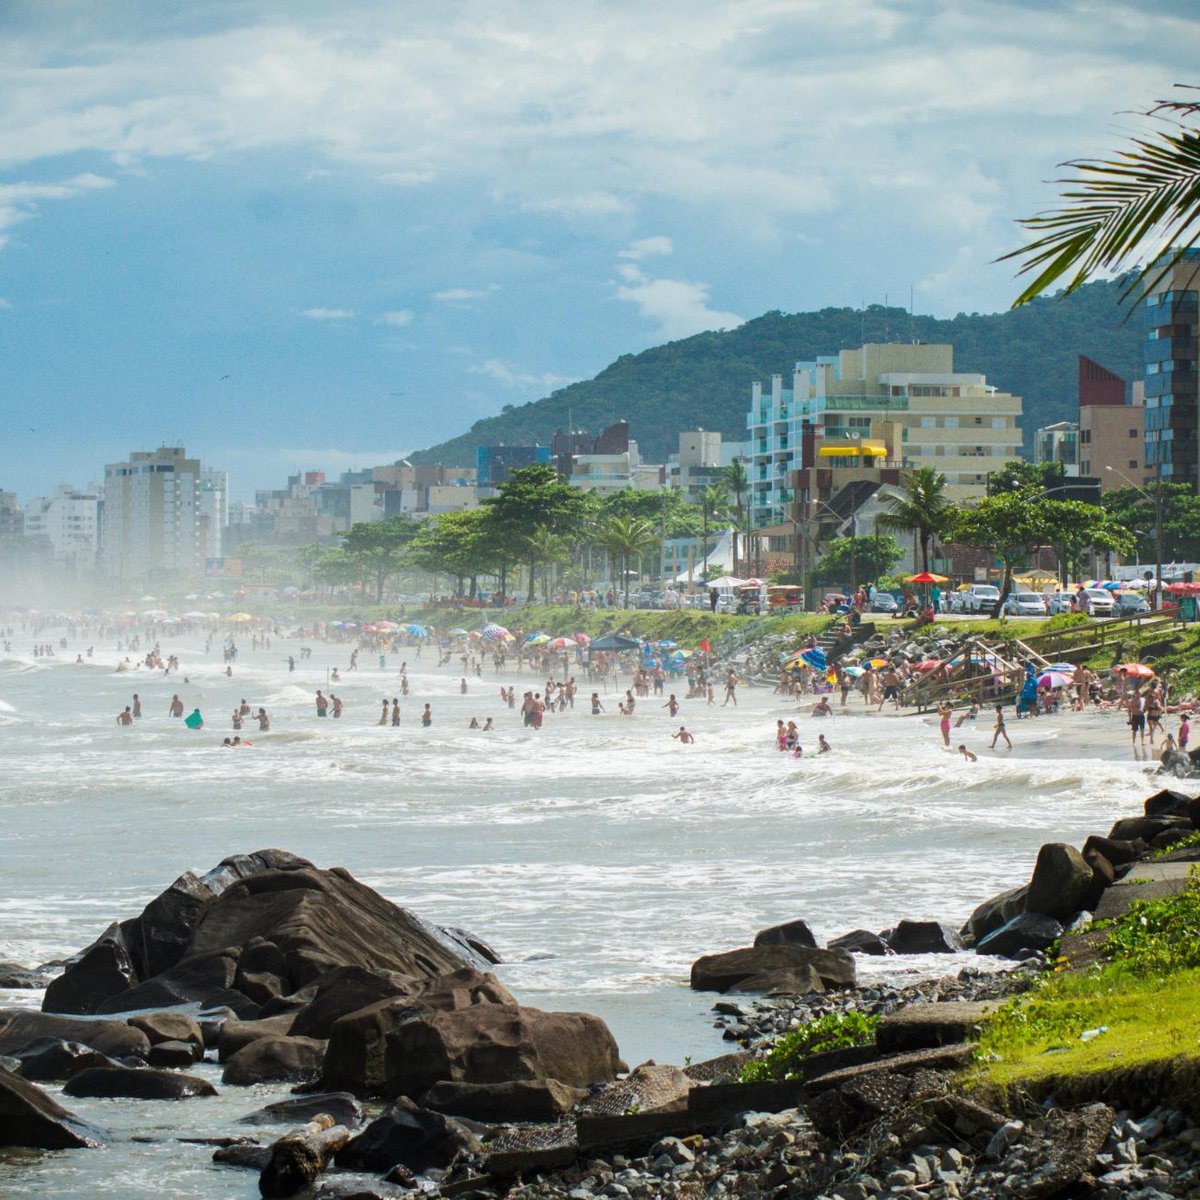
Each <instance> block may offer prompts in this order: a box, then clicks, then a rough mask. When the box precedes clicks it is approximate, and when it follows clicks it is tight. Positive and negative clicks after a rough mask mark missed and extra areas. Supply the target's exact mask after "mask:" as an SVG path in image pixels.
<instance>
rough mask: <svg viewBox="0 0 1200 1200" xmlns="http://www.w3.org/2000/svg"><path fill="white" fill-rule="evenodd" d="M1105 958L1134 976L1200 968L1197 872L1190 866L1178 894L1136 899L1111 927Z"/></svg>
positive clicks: (1198, 879)
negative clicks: (1114, 961) (1121, 966)
mask: <svg viewBox="0 0 1200 1200" xmlns="http://www.w3.org/2000/svg"><path fill="white" fill-rule="evenodd" d="M1104 955H1105V957H1106V958H1110V959H1114V960H1119V961H1120V962H1121V963H1122V964H1123V965H1124V966H1125V967H1126V968H1127V969H1128V970H1130V971H1132V972H1133V973H1134V974H1135V975H1166V974H1169V973H1170V972H1171V971H1182V970H1186V969H1188V968H1190V967H1200V872H1197V869H1196V868H1195V867H1193V868H1192V869H1191V871H1190V872H1189V874H1188V881H1187V884H1186V885H1185V887H1184V889H1183V891H1181V892H1179V893H1178V894H1177V895H1174V896H1165V897H1163V899H1161V900H1135V901H1134V903H1133V904H1132V905H1130V908H1129V912H1127V913H1126V914H1125V916H1123V917H1122V918H1121V919H1120V920H1119V921H1117V922H1116V924H1115V925H1114V926H1113V930H1112V932H1111V933H1110V934H1109V935H1108V942H1107V943H1106V944H1105V947H1104Z"/></svg>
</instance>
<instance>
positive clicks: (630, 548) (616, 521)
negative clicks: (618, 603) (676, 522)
mask: <svg viewBox="0 0 1200 1200" xmlns="http://www.w3.org/2000/svg"><path fill="white" fill-rule="evenodd" d="M657 540H658V535H657V534H656V533H655V531H654V526H653V525H651V524H650V522H649V521H647V520H644V519H643V518H641V517H612V518H611V519H610V520H609V522H608V524H607V526H605V528H604V531H603V532H602V533H601V535H600V544H601V545H602V546H603V547H604V549H605V550H607V551H608V553H609V555H610V556H611V557H612V560H613V562H614V563H616V562H620V564H621V572H622V574H621V578H622V580H623V581H624V588H625V607H626V608H628V607H629V560H630V559H631V558H635V557H640V556H641V555H643V554H644V553H645V552H646V551H647V550H649V549H650V547H651V546H653V545H654V544H655V542H656V541H657Z"/></svg>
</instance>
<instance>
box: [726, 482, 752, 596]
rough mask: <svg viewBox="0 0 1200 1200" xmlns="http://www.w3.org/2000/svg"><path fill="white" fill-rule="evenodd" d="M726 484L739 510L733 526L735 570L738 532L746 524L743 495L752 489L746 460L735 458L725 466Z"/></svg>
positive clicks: (736, 565) (735, 566)
mask: <svg viewBox="0 0 1200 1200" xmlns="http://www.w3.org/2000/svg"><path fill="white" fill-rule="evenodd" d="M725 485H726V487H728V488H729V490H730V491H731V492H732V493H733V506H734V509H735V510H736V512H737V521H736V523H735V524H734V526H733V570H734V573H735V574H736V573H737V569H738V534H739V533H740V532H742V530H743V528H744V525H745V519H746V518H745V511H746V510H745V507H744V505H743V503H742V496H743V495H744V494H745V493H746V492H748V491H749V490H750V476H749V475H748V474H747V472H746V460H745V459H744V458H735V459H734V460H733V462H731V463H730V464H729V466H727V467H726V468H725Z"/></svg>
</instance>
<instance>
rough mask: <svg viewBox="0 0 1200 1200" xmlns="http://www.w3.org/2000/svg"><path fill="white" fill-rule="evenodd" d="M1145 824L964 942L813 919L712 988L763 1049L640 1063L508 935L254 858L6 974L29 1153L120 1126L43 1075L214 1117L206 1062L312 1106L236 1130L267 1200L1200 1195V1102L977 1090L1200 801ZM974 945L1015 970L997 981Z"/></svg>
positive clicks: (762, 943) (1167, 795) (0, 1020)
mask: <svg viewBox="0 0 1200 1200" xmlns="http://www.w3.org/2000/svg"><path fill="white" fill-rule="evenodd" d="M1144 810H1145V811H1144V813H1143V815H1141V816H1138V817H1132V818H1128V819H1126V820H1123V821H1118V822H1117V823H1116V825H1115V826H1114V827H1113V828H1112V829H1111V830H1110V831H1109V832H1108V834H1107V835H1105V836H1103V837H1101V836H1097V837H1093V838H1089V839H1088V840H1087V842H1085V844H1084V846H1083V847H1082V849H1080V850H1076V849H1075V848H1074V847H1070V846H1066V845H1063V844H1058V843H1055V844H1050V845H1047V846H1043V847H1042V849H1041V850H1040V852H1039V854H1038V856H1037V861H1036V863H1035V866H1034V869H1033V872H1032V875H1031V878H1030V880H1029V882H1028V883H1027V884H1024V885H1022V886H1020V887H1018V888H1014V889H1012V890H1011V891H1009V892H1005V893H1002V894H1001V895H999V896H996V897H993V898H991V899H990V900H988V901H985V902H984V903H983V904H981V905H980V906H979V907H978V908H977V909H976V910H975V911H974V913H972V914H971V916H970V917H969V918H968V919H967V921H966V922H965V923H964V925H963V927H962V928H961V929H960V930H954V929H950V928H947V927H946V926H943V925H938V924H936V923H933V922H921V921H901V922H899V923H898V924H897V925H896V926H895V927H894V928H893V929H890V930H883V931H880V932H878V933H872V932H869V931H863V930H857V931H854V932H853V933H851V934H848V935H846V936H845V937H843V938H838V939H834V941H832V942H831V943H830V944H829V945H828V946H826V947H820V946H818V945H817V944H816V942H815V939H814V938H813V936H812V933H811V931H810V930H809V929H808V926H807V925H806V924H805V923H804V922H803V921H802V920H797V921H793V922H789V923H788V924H786V925H781V926H775V927H772V928H770V929H765V930H762V931H760V933H759V934H758V935H757V936H756V937H755V938H754V944H753V945H751V946H747V947H742V948H738V949H734V950H728V951H721V952H718V953H715V954H712V955H706V956H704V957H703V958H701V959H699V960H697V962H696V963H695V964H693V969H692V985H693V987H695V988H697V989H700V990H715V991H718V992H722V993H724V995H723V997H722V998H721V999H719V1000H717V1002H716V1004H715V1006H714V1019H715V1021H716V1022H717V1024H718V1025H719V1027H721V1028H722V1029H723V1030H724V1036H725V1037H726V1039H727V1040H728V1041H730V1042H731V1043H733V1044H734V1045H735V1046H736V1047H737V1049H736V1050H735V1051H734V1052H732V1053H730V1054H728V1055H725V1056H722V1057H721V1058H718V1059H714V1060H710V1061H708V1062H705V1063H696V1064H692V1063H685V1064H682V1065H680V1066H672V1065H659V1064H654V1063H646V1064H641V1065H640V1066H637V1067H635V1068H634V1069H633V1070H632V1071H631V1070H629V1069H628V1067H627V1066H626V1064H625V1063H623V1062H622V1061H621V1058H620V1054H619V1050H618V1047H617V1045H616V1042H615V1040H614V1039H613V1037H612V1035H611V1033H610V1032H609V1031H608V1029H607V1027H606V1026H605V1025H604V1022H603V1021H601V1020H600V1019H599V1018H596V1017H593V1016H589V1015H587V1014H583V1013H548V1012H542V1011H541V1010H537V1009H533V1008H529V1007H527V1006H524V1005H522V1004H520V1003H519V1001H518V1000H517V999H516V998H515V997H513V996H512V994H511V993H509V992H508V990H507V989H506V988H505V987H504V986H503V985H502V984H501V983H500V982H499V981H498V980H497V979H496V977H495V976H494V975H493V974H491V973H490V971H489V970H488V967H489V966H491V965H492V964H493V963H494V962H495V961H496V959H495V956H494V954H493V953H492V952H491V950H490V949H489V948H488V947H487V946H486V944H485V943H483V942H481V941H480V940H479V939H477V938H474V937H472V936H471V935H469V934H466V933H464V932H463V931H461V930H442V929H436V928H434V927H432V926H430V925H429V924H427V923H426V922H424V921H422V920H421V919H420V918H418V917H416V916H415V915H414V914H412V913H410V912H407V911H406V910H404V909H401V908H398V907H397V906H395V905H393V904H391V903H390V902H389V901H387V900H385V899H384V898H383V897H381V896H379V895H378V894H377V893H375V892H373V891H372V890H371V889H370V888H367V887H365V886H364V885H362V884H360V883H358V882H357V881H356V880H354V879H353V878H352V877H351V876H350V875H349V874H348V873H346V872H345V871H343V870H341V869H340V868H334V869H332V870H322V869H319V868H317V867H315V866H314V865H313V864H312V863H310V862H308V861H307V860H304V859H301V858H298V857H296V856H294V855H291V854H288V853H287V852H284V851H279V850H264V851H259V852H256V853H254V854H249V855H236V856H233V857H231V858H229V859H226V860H224V861H223V862H222V863H220V864H218V866H217V867H215V868H213V869H212V870H211V871H209V872H207V873H205V874H203V875H197V874H194V873H192V872H187V873H185V874H184V875H183V876H181V877H180V878H179V879H178V880H176V881H175V882H174V883H173V884H172V885H171V886H170V887H169V888H168V889H167V890H166V891H164V892H163V893H162V895H160V896H159V897H157V898H156V899H155V900H153V901H152V902H151V903H150V904H149V905H147V907H146V908H145V909H144V910H143V912H142V913H141V914H139V915H138V916H136V917H133V918H129V919H126V920H122V921H116V922H114V923H113V924H112V925H110V926H109V928H108V929H106V930H105V931H104V933H103V934H102V935H101V936H100V937H99V938H98V939H97V940H96V941H95V942H94V943H93V944H92V945H91V946H88V947H86V948H85V949H84V950H82V951H81V952H80V953H79V954H78V955H76V956H74V957H73V958H72V959H71V960H70V961H69V962H68V963H67V964H65V968H64V969H63V971H62V973H61V974H59V975H57V977H54V978H52V979H50V980H49V982H48V983H47V978H48V976H49V975H50V974H51V973H52V972H51V970H50V969H49V968H36V969H26V968H20V967H12V968H9V967H7V966H6V965H0V973H3V977H5V978H8V979H10V980H14V981H21V982H19V983H16V984H15V986H30V987H39V986H45V987H46V993H45V1000H44V1003H43V1007H42V1011H41V1012H36V1011H33V1010H29V1009H8V1010H0V1115H2V1116H3V1118H4V1120H3V1121H0V1145H9V1146H25V1147H36V1148H41V1149H43V1150H45V1151H47V1152H56V1151H60V1150H62V1149H69V1148H74V1149H78V1150H81V1151H82V1150H86V1149H87V1148H90V1147H95V1146H99V1145H103V1144H104V1143H105V1142H106V1140H107V1139H108V1135H107V1134H106V1133H105V1131H104V1130H103V1129H100V1128H97V1127H93V1126H91V1125H88V1124H87V1123H86V1122H83V1121H80V1120H79V1119H78V1118H76V1117H75V1116H73V1115H72V1114H71V1113H70V1112H69V1111H68V1110H66V1109H64V1108H63V1107H62V1106H61V1105H60V1104H58V1103H57V1102H56V1101H55V1100H54V1099H52V1098H51V1097H50V1096H49V1095H47V1094H46V1093H45V1092H43V1091H42V1090H41V1089H40V1087H39V1086H38V1085H39V1084H40V1083H61V1084H62V1085H63V1088H62V1091H63V1095H64V1097H71V1096H87V1097H98V1096H102V1097H113V1098H121V1099H123V1100H127V1101H128V1100H139V1101H147V1100H166V1099H170V1100H173V1101H178V1102H185V1101H187V1100H188V1099H189V1098H192V1097H196V1096H203V1095H206V1094H212V1092H213V1090H214V1085H213V1084H212V1083H211V1082H209V1080H208V1078H204V1077H201V1076H198V1075H195V1074H189V1069H191V1070H194V1069H195V1067H196V1064H198V1063H200V1062H210V1063H212V1062H214V1061H215V1062H216V1063H218V1064H220V1066H221V1071H222V1075H221V1088H222V1089H228V1088H239V1087H246V1086H250V1085H254V1084H261V1083H267V1084H273V1085H283V1086H288V1087H290V1088H291V1089H292V1090H293V1091H294V1092H295V1093H296V1097H295V1099H293V1100H290V1101H284V1102H281V1103H279V1104H275V1105H271V1106H268V1107H267V1108H266V1109H264V1110H262V1111H261V1112H256V1113H252V1114H249V1115H248V1116H247V1117H246V1118H245V1121H248V1122H250V1123H251V1124H252V1125H253V1124H261V1125H268V1126H269V1125H274V1126H275V1127H276V1133H280V1132H282V1133H283V1134H284V1136H282V1137H280V1136H276V1137H274V1139H273V1140H272V1139H270V1138H264V1137H262V1136H257V1135H255V1134H254V1133H253V1132H247V1130H246V1129H245V1128H244V1127H241V1128H238V1127H234V1128H231V1129H230V1131H229V1135H228V1137H224V1138H218V1139H215V1142H216V1144H215V1145H214V1155H213V1158H214V1162H215V1163H217V1164H221V1168H220V1169H226V1168H228V1169H253V1170H256V1171H258V1172H259V1174H260V1185H259V1186H260V1191H261V1194H263V1195H293V1194H299V1193H301V1192H303V1193H304V1194H314V1195H317V1196H324V1197H344V1198H347V1200H348V1198H350V1197H356V1198H360V1200H367V1198H369V1197H374V1196H378V1197H386V1196H403V1195H414V1194H418V1193H420V1194H435V1195H442V1196H466V1197H471V1196H475V1197H479V1198H481V1200H482V1198H484V1197H500V1196H510V1197H514V1198H521V1197H528V1198H530V1200H532V1198H534V1197H539V1198H540V1197H546V1198H550V1197H555V1198H557V1197H563V1198H566V1200H589V1198H590V1197H593V1196H607V1197H623V1196H632V1197H638V1198H643V1197H644V1198H647V1200H648V1198H651V1197H657V1196H678V1197H701V1196H730V1197H770V1198H772V1200H775V1198H779V1200H783V1198H785V1197H787V1198H795V1200H800V1198H808V1197H812V1198H818V1197H829V1198H830V1200H867V1198H868V1197H876V1196H880V1197H882V1196H896V1197H905V1198H906V1200H915V1198H917V1197H931V1196H932V1197H948V1198H956V1197H980V1198H986V1197H993V1196H994V1197H1008V1196H1012V1197H1016V1196H1022V1197H1024V1196H1058V1195H1062V1196H1067V1195H1070V1196H1083V1195H1088V1196H1098V1197H1102V1198H1103V1200H1110V1198H1111V1200H1116V1197H1118V1196H1120V1197H1125V1196H1131V1195H1132V1196H1137V1197H1139V1198H1141V1200H1156V1198H1157V1197H1165V1196H1184V1195H1194V1194H1197V1192H1198V1191H1200V1124H1197V1123H1194V1121H1195V1119H1196V1117H1197V1116H1200V1112H1196V1113H1194V1112H1193V1110H1192V1109H1191V1108H1190V1107H1189V1097H1188V1096H1186V1095H1180V1096H1157V1097H1152V1100H1153V1102H1151V1101H1150V1100H1146V1101H1141V1100H1140V1098H1139V1101H1138V1103H1130V1104H1128V1106H1127V1107H1126V1108H1125V1109H1122V1110H1121V1111H1114V1109H1113V1108H1112V1107H1110V1106H1109V1104H1108V1103H1106V1102H1105V1101H1106V1100H1111V1099H1112V1096H1111V1095H1110V1096H1106V1095H1104V1094H1102V1089H1103V1086H1104V1085H1103V1083H1102V1082H1101V1081H1096V1094H1095V1095H1094V1096H1089V1095H1086V1094H1080V1089H1078V1088H1076V1089H1074V1091H1075V1093H1076V1094H1075V1095H1074V1097H1073V1106H1071V1107H1066V1106H1060V1105H1058V1104H1056V1103H1055V1102H1054V1100H1053V1098H1052V1097H1045V1098H1043V1099H1042V1100H1040V1101H1035V1100H1034V1099H1033V1098H1032V1097H1029V1096H1027V1097H1025V1098H1024V1099H1023V1101H1022V1103H1021V1105H1020V1107H1019V1109H1018V1110H1014V1111H1001V1110H1000V1109H1001V1107H1005V1108H1009V1107H1011V1106H1009V1105H1003V1106H1001V1105H1000V1103H999V1101H997V1100H995V1099H994V1098H993V1099H991V1100H986V1101H985V1100H983V1099H981V1098H980V1097H978V1096H975V1095H973V1094H971V1093H967V1092H963V1091H962V1090H961V1089H960V1087H959V1085H958V1083H957V1073H958V1072H959V1070H960V1069H961V1068H962V1067H964V1066H966V1065H968V1064H969V1063H970V1061H971V1059H972V1058H973V1055H974V1049H975V1041H976V1038H977V1033H978V1029H979V1026H980V1023H981V1021H983V1020H984V1019H986V1016H987V1014H988V1013H989V1012H990V1011H993V1010H994V1009H995V1008H996V1007H997V1006H998V1005H999V1004H1000V1003H1002V1002H1003V1001H1004V1000H1005V999H1007V998H1008V997H1009V996H1011V995H1013V994H1015V993H1018V992H1020V991H1023V990H1025V989H1027V988H1029V987H1030V986H1031V985H1032V984H1033V982H1034V981H1035V980H1036V978H1037V976H1038V973H1039V971H1040V970H1041V969H1042V968H1043V967H1044V965H1045V961H1046V958H1045V953H1046V951H1047V950H1048V949H1049V948H1050V947H1051V946H1052V945H1053V944H1054V943H1055V942H1056V941H1057V939H1058V938H1060V937H1061V936H1062V934H1063V931H1064V929H1069V928H1072V927H1078V926H1081V925H1083V924H1085V923H1086V921H1087V920H1088V919H1089V914H1092V913H1095V912H1096V911H1097V909H1098V907H1100V906H1102V905H1103V904H1105V903H1110V902H1111V897H1112V896H1113V895H1115V894H1116V890H1117V888H1118V886H1119V885H1120V882H1121V880H1122V878H1123V877H1124V876H1126V875H1128V873H1129V871H1130V869H1131V867H1132V866H1133V865H1134V864H1136V863H1140V862H1144V861H1145V859H1146V856H1147V855H1148V854H1149V853H1150V852H1151V851H1152V850H1154V849H1161V848H1162V847H1163V846H1166V845H1169V844H1171V843H1173V842H1174V841H1176V840H1177V839H1179V838H1180V837H1181V836H1183V835H1186V834H1190V833H1192V832H1194V831H1196V829H1197V828H1200V798H1197V799H1195V800H1193V799H1192V798H1190V797H1187V796H1185V795H1182V794H1180V793H1176V792H1170V791H1163V792H1159V793H1156V794H1155V795H1154V796H1151V797H1150V798H1148V799H1147V801H1146V802H1145V806H1144ZM1197 853H1198V852H1197V851H1184V852H1181V855H1182V857H1183V859H1184V860H1188V859H1190V858H1191V857H1192V856H1195V855H1197ZM1181 855H1180V854H1177V855H1173V856H1171V857H1173V858H1176V859H1178V858H1180V857H1181ZM1106 897H1107V898H1108V899H1107V900H1106ZM969 948H974V949H975V950H977V951H979V952H980V953H988V954H991V955H1001V956H1003V957H1005V958H1008V959H1009V960H1010V964H1011V965H1010V968H1009V969H1007V970H1000V971H995V970H990V969H989V970H983V969H980V967H978V966H976V965H974V964H973V963H972V962H971V960H970V959H969V958H968V957H967V956H966V954H965V953H963V951H965V950H966V949H969ZM931 951H932V952H942V953H955V954H956V955H957V958H956V959H955V960H954V962H955V966H957V968H958V969H957V971H956V972H955V973H954V974H949V975H947V976H946V977H944V978H941V979H936V980H928V981H923V982H920V983H917V984H914V985H910V986H903V987H901V986H894V985H890V984H884V983H878V984H870V983H868V984H860V983H859V981H858V979H857V974H856V970H855V959H856V955H861V954H881V953H882V954H890V953H896V954H903V953H910V952H911V953H928V952H931ZM10 986H13V985H12V984H10ZM850 1011H854V1012H857V1013H862V1014H865V1015H868V1016H870V1017H872V1018H875V1017H877V1018H878V1024H877V1025H876V1026H875V1029H874V1041H873V1042H872V1043H870V1044H860V1045H853V1046H847V1047H845V1048H841V1049H834V1050H829V1051H825V1052H823V1053H818V1054H814V1055H812V1056H811V1057H809V1058H806V1059H804V1060H803V1062H802V1064H801V1066H800V1067H799V1069H798V1070H797V1071H796V1072H795V1073H794V1074H792V1075H790V1076H789V1077H788V1078H785V1079H779V1080H769V1081H761V1080H759V1081H755V1082H743V1081H742V1071H743V1068H744V1067H745V1065H746V1063H747V1062H749V1061H751V1060H753V1059H756V1058H758V1057H760V1056H761V1055H762V1054H764V1053H765V1052H766V1050H767V1049H769V1048H770V1046H771V1045H772V1044H773V1043H774V1042H775V1040H776V1039H777V1038H779V1037H780V1036H781V1035H782V1034H785V1033H788V1032H789V1031H792V1030H795V1029H797V1028H799V1027H801V1026H804V1025H807V1024H808V1023H810V1022H813V1021H815V1020H818V1019H819V1018H822V1017H827V1016H829V1015H830V1014H842V1013H846V1012H850ZM1082 1091H1083V1092H1086V1091H1087V1088H1086V1087H1084V1088H1083V1089H1082ZM993 1105H995V1106H996V1107H992V1106H993ZM186 1111H187V1109H186V1107H184V1108H182V1109H180V1110H179V1112H180V1114H181V1117H180V1120H179V1126H180V1128H181V1130H182V1129H185V1128H186V1118H185V1115H184V1114H186ZM368 1118H373V1119H368ZM289 1129H290V1132H289ZM180 1140H189V1139H187V1138H186V1137H184V1136H183V1134H182V1133H181V1136H180ZM192 1140H194V1139H192ZM217 1169H218V1168H214V1170H217ZM297 1172H298V1173H297ZM217 1186H218V1187H219V1185H217ZM289 1189H290V1190H289ZM314 1189H315V1190H314Z"/></svg>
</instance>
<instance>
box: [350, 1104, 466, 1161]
mask: <svg viewBox="0 0 1200 1200" xmlns="http://www.w3.org/2000/svg"><path fill="white" fill-rule="evenodd" d="M481 1149H482V1147H481V1146H480V1144H479V1139H478V1138H476V1137H475V1135H474V1134H473V1133H472V1132H471V1131H470V1130H469V1129H467V1128H466V1127H465V1126H464V1125H461V1124H459V1122H458V1121H455V1120H454V1119H453V1118H451V1117H447V1116H444V1115H443V1114H442V1113H435V1112H431V1111H430V1110H428V1109H424V1108H421V1107H419V1106H418V1105H416V1104H414V1103H413V1102H412V1101H411V1100H409V1099H407V1098H404V1097H401V1098H400V1099H399V1100H397V1101H396V1102H395V1103H394V1104H392V1105H390V1106H389V1107H388V1108H387V1109H386V1110H385V1111H384V1113H383V1114H382V1116H379V1117H377V1118H376V1119H375V1120H374V1121H372V1122H371V1123H370V1125H368V1126H367V1127H366V1129H364V1130H363V1131H362V1133H360V1134H359V1135H358V1136H357V1137H353V1138H351V1139H350V1140H349V1141H348V1142H347V1143H346V1144H345V1146H343V1147H342V1148H341V1149H340V1150H339V1151H338V1152H337V1154H336V1156H335V1159H334V1161H335V1162H336V1163H337V1165H338V1166H339V1167H348V1168H349V1169H350V1170H353V1171H376V1172H380V1171H387V1170H389V1169H390V1168H391V1167H393V1166H395V1165H396V1164H397V1163H401V1164H403V1165H404V1166H406V1167H407V1168H408V1169H409V1170H410V1171H414V1172H417V1173H420V1172H422V1171H427V1170H429V1168H430V1167H447V1166H449V1165H450V1163H451V1162H452V1161H453V1160H454V1159H455V1158H456V1157H457V1156H458V1155H459V1154H461V1153H467V1154H477V1153H479V1151H480V1150H481Z"/></svg>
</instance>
